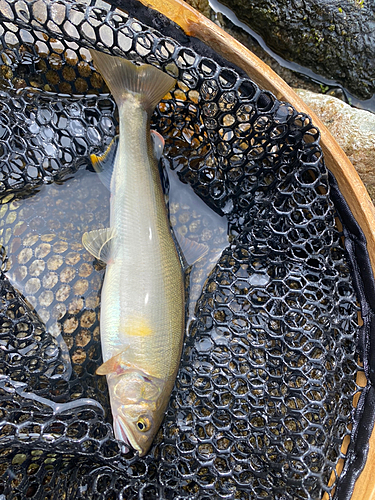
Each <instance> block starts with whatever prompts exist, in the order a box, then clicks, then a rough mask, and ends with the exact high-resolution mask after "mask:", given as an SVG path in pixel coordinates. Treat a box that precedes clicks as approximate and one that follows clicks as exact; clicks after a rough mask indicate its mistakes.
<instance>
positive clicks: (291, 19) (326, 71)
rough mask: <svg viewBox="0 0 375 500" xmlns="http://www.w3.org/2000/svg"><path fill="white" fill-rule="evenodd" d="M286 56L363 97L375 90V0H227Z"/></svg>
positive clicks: (223, 0)
mask: <svg viewBox="0 0 375 500" xmlns="http://www.w3.org/2000/svg"><path fill="white" fill-rule="evenodd" d="M221 2H222V3H223V4H225V5H227V6H228V7H229V8H230V9H232V11H233V12H235V14H236V15H237V17H238V18H239V19H240V20H241V21H243V22H245V23H246V24H248V26H250V28H252V29H253V30H254V31H255V32H257V33H258V34H260V35H261V36H262V37H263V39H264V41H265V42H266V44H267V45H268V47H270V48H271V49H272V50H273V51H274V52H276V53H277V54H279V55H281V56H282V57H283V58H284V59H288V60H290V61H294V62H297V63H299V64H300V65H302V66H305V67H307V68H310V69H311V70H313V71H314V72H315V73H317V74H319V75H322V76H324V77H326V78H331V79H333V80H336V81H337V82H338V83H340V84H342V85H343V86H344V87H345V88H346V89H348V90H349V92H351V93H352V94H354V95H356V96H357V97H359V98H360V99H368V98H370V97H371V96H372V94H373V93H374V92H375V5H374V0H342V1H341V0H340V1H338V0H221Z"/></svg>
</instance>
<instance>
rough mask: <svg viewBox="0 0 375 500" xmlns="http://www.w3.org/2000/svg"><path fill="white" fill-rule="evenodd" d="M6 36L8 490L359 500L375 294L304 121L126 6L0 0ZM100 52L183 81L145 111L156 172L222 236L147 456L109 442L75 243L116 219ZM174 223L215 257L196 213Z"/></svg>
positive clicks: (94, 297) (179, 213)
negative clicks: (104, 176) (199, 206)
mask: <svg viewBox="0 0 375 500" xmlns="http://www.w3.org/2000/svg"><path fill="white" fill-rule="evenodd" d="M0 41H1V61H0V63H1V66H0V97H1V100H0V162H1V164H0V192H1V203H2V204H1V207H0V212H1V213H0V217H1V227H0V231H1V233H0V237H1V243H2V245H3V256H4V262H3V270H2V274H1V280H0V288H1V294H0V296H1V304H0V401H1V410H0V411H1V425H0V477H1V479H0V497H1V498H3V497H4V498H6V499H9V500H16V499H17V500H21V499H28V498H32V499H43V500H44V499H51V500H52V499H95V500H99V499H100V500H115V499H119V500H120V499H126V500H130V499H144V500H151V499H156V498H160V499H189V500H194V499H199V500H206V499H209V498H215V499H242V500H245V499H252V500H254V499H262V500H271V499H272V500H297V499H303V500H307V499H308V500H313V499H314V500H317V499H322V498H324V499H333V498H336V499H338V498H340V500H342V499H344V498H350V495H351V491H352V488H353V483H354V480H355V478H356V477H357V476H358V473H359V471H360V470H361V467H362V466H363V464H364V462H365V459H366V443H367V441H368V437H369V432H370V430H371V428H372V422H373V415H372V412H373V409H372V407H373V406H374V405H371V402H372V401H373V399H374V398H373V389H372V385H371V380H372V373H373V372H372V366H373V360H372V358H371V356H370V355H369V353H370V347H371V326H372V318H373V307H374V304H373V297H374V296H375V295H374V294H373V288H374V287H373V280H372V273H371V266H370V263H369V259H368V255H367V250H366V242H365V238H364V236H363V233H362V231H361V229H360V228H359V226H358V225H357V223H356V222H355V220H354V218H353V216H352V214H351V213H350V210H349V209H348V207H347V204H346V202H345V200H344V198H343V197H342V195H341V194H340V192H339V190H338V187H337V184H336V181H335V179H334V178H333V176H332V174H330V173H329V171H328V170H327V168H326V166H325V163H324V158H323V155H322V151H321V148H320V145H319V131H318V130H317V128H316V127H315V126H314V125H313V124H312V122H311V119H310V118H309V116H307V115H305V114H303V113H300V112H298V110H296V109H294V108H293V107H292V106H291V105H290V104H288V103H285V102H281V101H279V100H278V99H276V98H275V96H274V95H272V94H271V93H270V92H267V91H264V90H262V89H261V88H259V87H258V86H257V85H256V84H255V83H254V82H253V81H251V80H250V79H249V77H248V76H247V75H246V74H245V73H244V72H243V71H242V70H241V69H239V68H238V67H236V66H234V65H233V64H231V63H230V62H229V61H226V60H224V59H223V58H221V57H220V56H219V55H217V54H216V53H215V52H214V51H213V50H212V49H210V48H209V47H208V46H206V45H205V44H203V43H202V42H200V41H199V40H197V39H194V38H189V37H188V36H186V35H185V34H184V33H183V31H182V30H181V29H180V28H178V26H176V25H175V24H173V23H172V22H171V21H169V20H168V19H167V18H166V17H164V16H163V15H161V14H159V13H156V12H155V11H152V10H151V9H148V8H146V7H144V6H143V5H142V4H140V3H138V2H135V1H127V2H121V1H118V2H115V1H113V2H111V3H106V2H102V1H99V0H92V1H91V2H90V1H81V2H79V3H77V2H69V1H61V0H59V1H47V0H36V1H30V2H25V1H6V0H1V1H0ZM88 48H95V49H96V50H99V51H105V52H107V53H110V54H113V55H119V56H121V57H125V58H127V59H130V60H134V61H138V62H145V63H148V64H153V65H155V66H157V67H159V68H161V69H162V70H163V71H165V72H167V73H169V74H170V75H172V76H174V77H175V78H176V79H177V85H176V87H175V88H174V90H172V91H171V94H170V96H167V98H166V99H164V100H163V101H162V102H161V103H160V104H159V105H158V107H157V109H156V111H155V113H154V115H153V117H152V128H154V129H155V130H157V131H158V132H159V133H160V134H162V135H163V137H164V139H165V150H164V155H165V158H164V167H165V168H166V169H167V170H168V169H169V170H170V171H171V172H175V174H176V175H177V177H178V179H179V182H180V183H181V185H186V186H191V188H192V189H193V190H194V192H195V193H196V195H197V196H198V197H199V198H200V199H201V200H203V202H204V203H205V205H206V206H207V207H209V209H210V210H211V211H212V213H213V214H216V216H219V217H221V219H222V220H225V227H228V238H229V240H228V242H227V243H226V245H225V249H224V251H223V252H222V253H221V255H220V257H219V259H218V261H217V263H216V264H215V266H214V267H213V269H212V271H211V272H210V274H209V276H208V278H207V279H204V280H203V282H204V285H203V288H202V287H201V286H199V287H198V288H197V287H196V288H194V283H195V282H194V280H193V281H192V282H190V284H189V287H190V291H191V293H192V294H193V295H194V293H196V290H199V293H198V295H197V297H196V299H195V300H196V304H195V307H194V311H193V312H194V314H193V315H192V317H191V321H190V322H189V327H188V330H187V332H186V339H185V344H184V349H183V354H182V360H181V365H180V370H179V374H178V377H177V381H176V384H175V388H174V390H173V393H172V396H171V399H170V402H169V406H168V410H167V412H166V415H165V419H164V421H163V424H162V427H161V429H160V431H159V433H158V435H157V437H156V439H155V441H154V444H153V446H152V448H151V450H150V452H149V453H148V455H147V456H145V457H143V458H140V457H138V455H137V454H136V453H134V452H133V451H132V450H127V449H124V448H123V447H122V445H121V443H119V442H117V441H116V440H115V439H114V435H113V429H112V416H111V411H110V408H109V398H108V391H107V385H106V382H105V380H104V377H99V376H98V375H96V374H95V370H96V368H97V367H98V366H100V364H101V349H100V336H99V317H98V314H99V308H100V287H101V282H102V279H103V276H104V272H105V269H104V266H103V264H101V263H100V262H98V261H94V260H93V258H92V256H90V255H89V254H88V253H87V252H86V251H85V250H84V249H83V247H82V245H81V235H82V233H83V232H84V231H85V230H87V228H89V227H95V225H96V227H97V224H98V223H99V222H103V221H105V220H106V217H107V212H106V211H105V202H104V201H103V196H102V191H101V190H100V188H99V187H98V185H97V184H95V183H92V184H91V183H90V182H91V181H89V180H88V179H92V178H94V177H95V175H94V174H90V172H89V171H90V170H92V167H91V164H90V161H89V156H90V154H91V153H95V154H100V153H102V152H104V151H105V149H106V146H107V145H108V144H109V143H110V141H111V140H112V139H113V137H114V135H115V134H116V128H117V127H118V122H117V120H118V115H117V110H116V106H115V103H114V101H113V99H112V97H111V96H110V95H109V94H108V90H107V89H106V87H105V84H104V82H103V79H102V77H101V75H100V74H99V73H97V72H96V71H95V69H94V66H93V64H92V61H91V58H90V55H89V51H88ZM89 174H90V175H89ZM170 212H171V222H172V225H173V224H174V225H175V228H176V230H180V231H182V232H183V233H184V234H188V235H189V234H192V235H193V237H194V238H195V239H196V240H197V241H211V243H212V245H213V247H215V245H216V244H217V241H216V240H215V238H216V236H214V235H213V233H212V231H211V228H210V225H209V223H205V219H204V217H203V218H200V219H199V218H197V216H196V215H195V213H194V207H191V206H190V207H188V208H186V207H185V206H184V205H183V204H182V203H180V204H174V205H173V206H170ZM135 265H136V263H135ZM150 272H151V270H150ZM198 274H199V273H198ZM198 282H199V279H198V278H197V283H198ZM200 282H202V280H201V281H200ZM200 282H199V283H200ZM17 284H20V286H16V285H17ZM359 312H361V315H360V314H359ZM363 373H364V374H365V375H366V378H367V382H366V384H360V383H359V381H360V379H361V378H362V379H363V378H364V377H363Z"/></svg>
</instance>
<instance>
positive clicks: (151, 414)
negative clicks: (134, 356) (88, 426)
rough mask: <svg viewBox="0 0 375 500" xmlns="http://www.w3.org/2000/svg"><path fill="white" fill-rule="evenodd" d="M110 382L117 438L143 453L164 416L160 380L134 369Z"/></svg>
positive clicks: (163, 398)
mask: <svg viewBox="0 0 375 500" xmlns="http://www.w3.org/2000/svg"><path fill="white" fill-rule="evenodd" d="M112 382H115V383H114V384H109V387H110V398H111V407H112V415H113V430H114V434H115V437H116V439H118V440H119V441H123V442H124V443H125V444H130V446H131V447H132V448H134V449H135V450H136V451H138V453H139V455H140V456H141V457H142V456H144V455H145V454H146V453H147V452H148V450H149V449H150V447H151V444H152V442H153V440H154V437H155V435H156V433H157V432H158V430H159V427H160V425H161V422H162V420H163V417H164V410H165V407H166V404H167V401H168V399H167V400H166V398H165V394H164V393H163V384H162V381H161V380H159V379H155V378H151V377H149V376H146V375H145V374H143V373H142V372H138V371H135V372H133V373H131V372H128V373H126V374H123V375H120V376H117V377H116V378H115V380H112Z"/></svg>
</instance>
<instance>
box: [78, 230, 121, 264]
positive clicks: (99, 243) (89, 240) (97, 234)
mask: <svg viewBox="0 0 375 500" xmlns="http://www.w3.org/2000/svg"><path fill="white" fill-rule="evenodd" d="M114 237H115V230H114V229H111V228H106V229H95V230H93V231H90V232H89V233H84V234H83V236H82V245H83V246H84V247H85V248H86V250H87V251H88V252H89V253H91V255H93V256H94V257H96V258H97V259H99V260H102V261H103V262H105V263H106V264H107V263H108V260H109V257H110V253H111V246H112V243H111V241H112V240H113V238H114Z"/></svg>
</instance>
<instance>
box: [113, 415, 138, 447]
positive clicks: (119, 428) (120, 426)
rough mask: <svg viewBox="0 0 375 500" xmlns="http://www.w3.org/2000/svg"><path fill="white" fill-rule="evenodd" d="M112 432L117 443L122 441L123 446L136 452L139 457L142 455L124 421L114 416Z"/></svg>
mask: <svg viewBox="0 0 375 500" xmlns="http://www.w3.org/2000/svg"><path fill="white" fill-rule="evenodd" d="M113 431H114V433H115V438H116V439H117V440H118V441H122V442H123V443H124V444H125V446H127V447H131V448H133V449H134V450H136V451H138V453H139V456H140V457H141V456H142V455H143V453H142V451H143V450H142V448H141V447H140V446H139V444H138V443H137V442H136V441H135V439H134V436H133V434H132V432H131V430H130V429H129V427H128V426H127V425H126V422H125V421H124V419H123V418H121V417H120V416H116V417H115V418H114V422H113Z"/></svg>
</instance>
